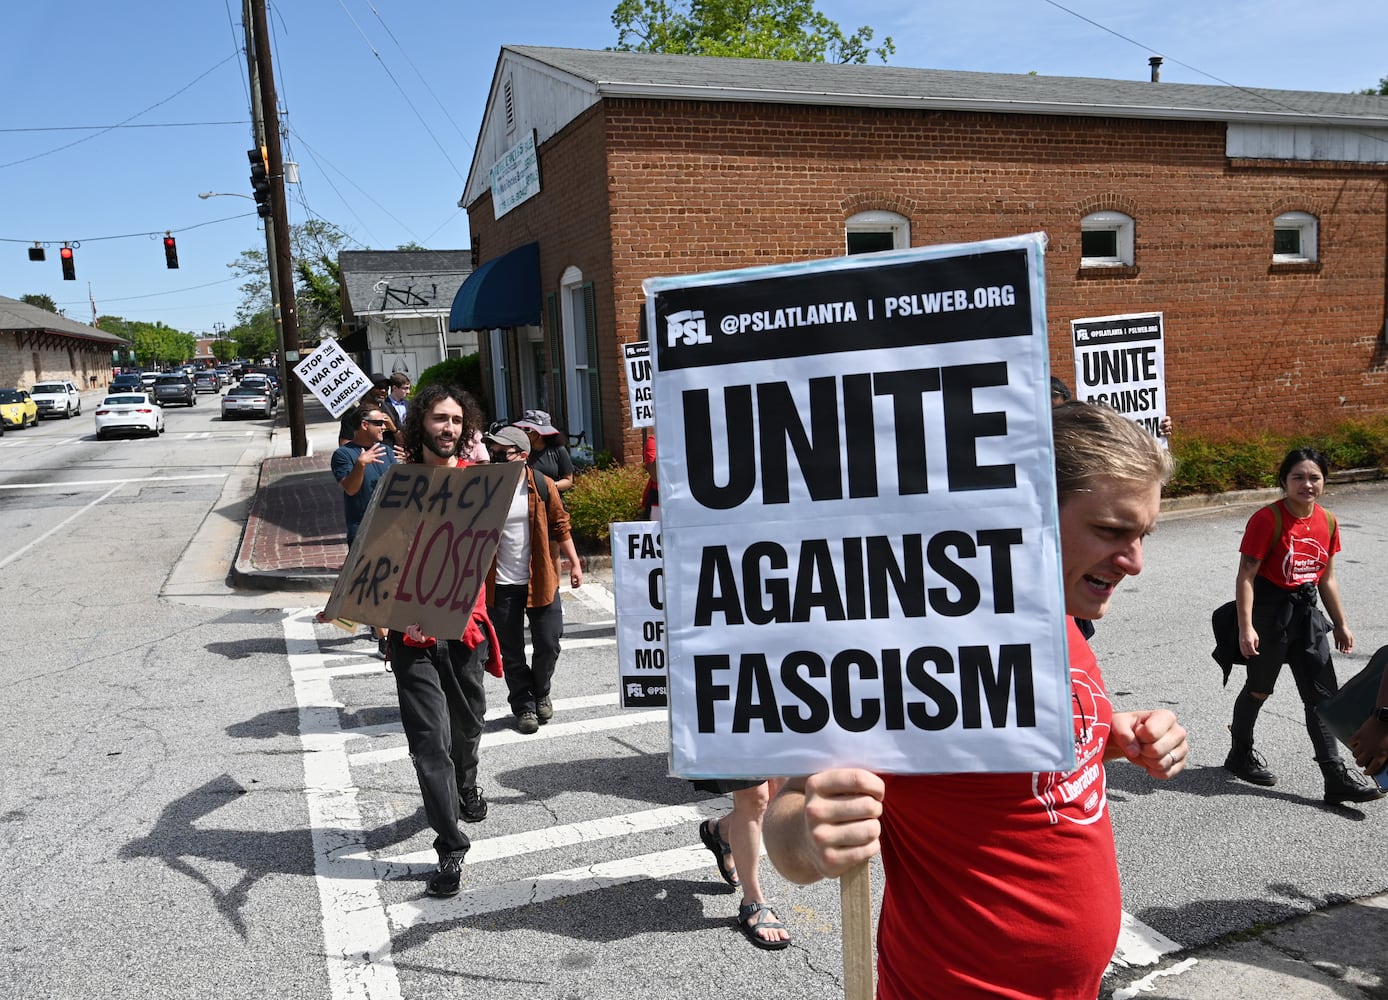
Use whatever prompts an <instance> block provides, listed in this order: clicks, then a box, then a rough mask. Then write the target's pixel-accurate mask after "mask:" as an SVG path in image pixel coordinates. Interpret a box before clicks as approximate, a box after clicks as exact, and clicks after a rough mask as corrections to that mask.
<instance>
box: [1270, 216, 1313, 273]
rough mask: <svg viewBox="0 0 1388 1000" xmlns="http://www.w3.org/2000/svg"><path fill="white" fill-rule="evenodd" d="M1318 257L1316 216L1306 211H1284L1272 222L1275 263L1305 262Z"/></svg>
mask: <svg viewBox="0 0 1388 1000" xmlns="http://www.w3.org/2000/svg"><path fill="white" fill-rule="evenodd" d="M1316 259H1317V253H1316V217H1315V216H1314V215H1310V214H1308V213H1306V212H1283V213H1282V214H1281V215H1279V216H1278V217H1277V218H1276V219H1274V220H1273V223H1272V261H1273V263H1274V264H1305V263H1307V262H1309V261H1313V260H1316Z"/></svg>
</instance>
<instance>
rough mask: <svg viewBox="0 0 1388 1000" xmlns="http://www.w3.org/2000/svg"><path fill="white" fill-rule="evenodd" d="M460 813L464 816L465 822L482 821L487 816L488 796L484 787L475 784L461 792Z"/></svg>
mask: <svg viewBox="0 0 1388 1000" xmlns="http://www.w3.org/2000/svg"><path fill="white" fill-rule="evenodd" d="M458 815H460V816H462V817H463V822H464V823H480V822H482V821H483V820H484V819H486V818H487V798H486V796H484V795H483V794H482V789H480V788H478V787H477V786H476V785H473V786H472V787H471V788H464V789H463V790H462V791H461V792H460V793H459V795H458Z"/></svg>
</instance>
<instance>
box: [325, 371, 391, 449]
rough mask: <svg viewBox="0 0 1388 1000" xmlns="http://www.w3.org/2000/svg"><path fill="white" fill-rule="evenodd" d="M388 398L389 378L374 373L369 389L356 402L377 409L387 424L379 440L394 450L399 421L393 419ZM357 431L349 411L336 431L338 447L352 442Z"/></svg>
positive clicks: (358, 404)
mask: <svg viewBox="0 0 1388 1000" xmlns="http://www.w3.org/2000/svg"><path fill="white" fill-rule="evenodd" d="M389 398H390V376H389V375H382V374H381V373H380V372H376V373H374V374H373V375H372V376H371V388H370V389H368V390H367V391H366V395H365V396H363V397H362V398H361V399H359V400H357V406H359V407H360V406H374V407H376V408H377V409H379V410H380V411H381V412H382V413H383V414H384V415H385V418H386V420H387V421H389V423H388V424H387V425H386V430H385V434H383V435H382V437H381V440H382V441H384V442H385V446H386V447H387V448H392V449H393V448H394V447H395V446H396V444H398V443H399V442H398V441H397V435H398V434H399V433H400V421H398V420H397V419H395V410H394V409H393V408H392V407H391V405H390V403H388V402H387V400H388V399H389ZM356 432H357V429H356V427H355V426H353V425H352V413H351V411H350V410H349V411H348V412H347V415H346V416H344V417H343V418H342V425H341V426H340V427H339V428H338V430H337V443H338V446H339V447H341V446H342V445H344V444H346V443H347V442H348V441H350V440H352V436H353V435H354V434H356Z"/></svg>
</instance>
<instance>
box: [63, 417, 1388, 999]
mask: <svg viewBox="0 0 1388 1000" xmlns="http://www.w3.org/2000/svg"><path fill="white" fill-rule="evenodd" d="M306 402H308V401H306ZM83 404H84V406H85V405H86V400H85V398H84V400H83ZM307 410H308V420H309V421H310V423H309V426H308V428H307V432H308V438H309V448H310V454H309V455H308V456H307V457H302V458H292V457H290V456H289V452H290V440H289V432H288V429H287V428H286V427H284V426H283V424H282V421H283V419H284V418H283V412H282V411H281V415H280V418H279V419H280V424H278V425H277V426H276V428H275V432H274V435H273V438H272V445H271V455H270V457H268V458H267V459H265V461H264V462H263V464H262V465H261V469H260V479H259V484H258V487H257V489H256V491H255V495H254V496H253V497H252V499H251V503H250V506H249V513H248V515H247V520H246V526H245V530H244V532H243V535H242V538H241V543H240V546H239V548H238V550H237V554H236V560H235V566H234V569H233V571H232V574H231V578H232V582H233V585H234V586H237V587H241V588H247V589H254V590H299V591H304V590H313V591H329V590H331V589H332V587H333V583H334V582H335V581H336V579H337V575H338V571H339V570H340V569H341V567H342V564H343V561H344V560H345V559H346V557H347V539H346V535H345V532H344V528H343V514H342V494H341V491H340V489H339V488H338V486H337V483H336V482H335V481H334V480H333V478H332V474H331V473H330V472H329V470H328V461H329V456H330V455H331V454H332V452H333V449H334V448H336V447H337V428H338V422H337V421H336V420H333V419H332V418H331V416H329V414H328V413H327V411H326V410H323V409H322V408H321V407H320V406H318V405H317V404H316V403H314V402H308V406H307ZM1276 495H1277V491H1275V490H1258V491H1248V492H1246V493H1241V494H1231V495H1227V496H1224V497H1210V498H1206V497H1193V498H1184V499H1181V500H1174V501H1167V502H1165V503H1164V504H1163V505H1162V511H1163V514H1164V515H1166V514H1175V513H1178V512H1183V511H1191V510H1198V509H1203V508H1206V507H1210V506H1219V505H1229V506H1236V505H1248V506H1251V505H1254V504H1259V503H1266V502H1267V501H1268V500H1270V499H1271V498H1273V497H1274V496H1276ZM598 558H600V557H598ZM595 561H597V560H595ZM1369 821H1370V822H1373V821H1376V820H1375V819H1374V818H1370V819H1369ZM1385 861H1386V862H1388V859H1385ZM1058 946H1059V947H1064V944H1063V943H1059V944H1058ZM1102 995H1103V996H1104V997H1105V998H1107V997H1121V998H1124V1000H1127V998H1152V1000H1163V998H1165V1000H1281V998H1289V1000H1331V998H1341V1000H1344V998H1353V1000H1371V998H1375V1000H1386V998H1388V896H1379V897H1372V898H1366V899H1359V900H1352V901H1346V902H1342V903H1338V904H1335V905H1332V906H1328V907H1326V908H1324V909H1320V910H1317V911H1315V912H1312V913H1308V914H1303V915H1300V916H1297V917H1294V918H1292V919H1289V920H1287V921H1285V922H1282V923H1279V924H1275V925H1270V926H1265V927H1261V928H1257V929H1255V930H1253V931H1250V932H1248V933H1246V934H1243V935H1240V936H1239V937H1238V939H1237V940H1225V941H1221V942H1215V943H1213V944H1209V945H1205V946H1203V947H1200V948H1194V949H1190V950H1187V951H1175V952H1172V953H1170V954H1166V955H1163V956H1161V957H1160V959H1159V960H1158V961H1156V964H1155V965H1148V966H1145V967H1132V968H1122V969H1114V970H1112V971H1111V972H1110V974H1109V976H1108V977H1107V978H1106V980H1105V988H1104V991H1103V994H1102Z"/></svg>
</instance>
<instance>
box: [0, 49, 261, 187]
mask: <svg viewBox="0 0 1388 1000" xmlns="http://www.w3.org/2000/svg"><path fill="white" fill-rule="evenodd" d="M235 58H236V53H232V54H231V55H229V56H227V57H226V58H225V59H223V60H222V61H221V62H219V63H217V64H216V65H215V66H212V67H211V68H210V69H208V70H206V71H205V72H203V73H200V74H199V75H198V76H197V77H195V78H194V79H193V80H192V81H190V82H189V83H188V84H187V85H186V86H183V87H180V88H179V89H178V90H176V91H174V92H173V93H172V94H170V95H169V96H168V97H166V98H164V99H163V100H162V101H157V102H155V103H154V104H151V105H150V106H149V107H147V108H145V109H144V110H143V111H137V112H135V113H134V114H133V115H131V116H130V117H129V118H127V119H125V120H124V121H121V122H117V123H116V124H115V125H108V126H106V127H105V128H103V129H102V130H101V131H100V132H96V133H94V134H93V135H87V136H83V137H82V138H80V139H74V140H73V141H72V142H69V143H67V144H66V145H63V146H58V147H57V148H56V149H50V150H46V151H45V152H42V153H35V154H34V155H33V156H26V157H23V158H22V159H18V160H11V161H10V162H9V163H0V170H3V169H4V168H5V167H14V166H18V165H19V164H21V163H28V162H29V161H31V160H37V159H40V158H42V157H45V156H51V155H53V154H54V153H61V152H62V151H63V150H65V149H71V148H72V147H73V146H78V145H81V144H82V143H84V142H90V141H91V140H93V139H95V138H97V136H102V135H105V134H106V133H107V132H110V131H112V130H113V129H117V128H120V127H121V126H122V125H125V124H128V123H129V122H133V121H134V120H135V119H136V118H139V117H140V116H141V115H145V114H148V113H149V112H151V111H153V110H154V109H155V108H157V107H160V106H161V105H164V104H168V103H169V102H170V101H172V100H173V99H174V98H175V97H177V96H178V95H179V94H181V93H183V92H184V91H185V90H187V89H189V88H190V87H192V86H193V85H194V84H196V83H198V82H199V81H201V80H202V78H203V77H205V76H208V75H210V74H211V73H213V72H215V71H216V70H219V69H221V68H222V67H223V66H225V65H226V64H227V63H228V62H230V61H231V60H232V59H235Z"/></svg>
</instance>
